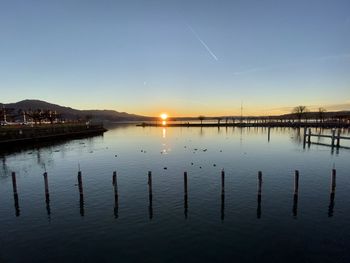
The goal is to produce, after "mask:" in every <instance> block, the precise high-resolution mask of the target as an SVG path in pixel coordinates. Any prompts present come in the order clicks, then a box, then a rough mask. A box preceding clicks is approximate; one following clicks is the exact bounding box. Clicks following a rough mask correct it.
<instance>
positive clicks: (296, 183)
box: [292, 170, 299, 217]
mask: <svg viewBox="0 0 350 263" xmlns="http://www.w3.org/2000/svg"><path fill="white" fill-rule="evenodd" d="M298 192H299V171H298V170H295V174H294V195H293V209H292V212H293V216H295V217H296V216H297V214H298Z"/></svg>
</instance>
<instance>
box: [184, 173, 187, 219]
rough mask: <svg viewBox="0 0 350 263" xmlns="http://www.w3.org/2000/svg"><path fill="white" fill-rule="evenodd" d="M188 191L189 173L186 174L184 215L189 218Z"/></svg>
mask: <svg viewBox="0 0 350 263" xmlns="http://www.w3.org/2000/svg"><path fill="white" fill-rule="evenodd" d="M187 194H188V191H187V172H184V214H185V218H187V214H188V195H187Z"/></svg>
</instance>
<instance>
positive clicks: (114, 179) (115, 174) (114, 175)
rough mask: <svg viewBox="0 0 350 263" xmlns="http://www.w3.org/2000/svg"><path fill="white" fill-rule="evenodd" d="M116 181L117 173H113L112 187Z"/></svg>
mask: <svg viewBox="0 0 350 263" xmlns="http://www.w3.org/2000/svg"><path fill="white" fill-rule="evenodd" d="M116 181H117V172H116V171H114V172H113V176H112V185H115V183H116Z"/></svg>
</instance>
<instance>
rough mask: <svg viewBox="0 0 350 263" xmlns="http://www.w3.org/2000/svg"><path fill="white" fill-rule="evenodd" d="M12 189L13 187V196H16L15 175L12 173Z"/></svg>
mask: <svg viewBox="0 0 350 263" xmlns="http://www.w3.org/2000/svg"><path fill="white" fill-rule="evenodd" d="M12 187H13V194H14V195H17V182H16V173H15V172H12Z"/></svg>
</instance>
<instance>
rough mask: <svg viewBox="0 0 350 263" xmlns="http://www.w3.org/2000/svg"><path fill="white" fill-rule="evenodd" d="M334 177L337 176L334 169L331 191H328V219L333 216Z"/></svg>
mask: <svg viewBox="0 0 350 263" xmlns="http://www.w3.org/2000/svg"><path fill="white" fill-rule="evenodd" d="M336 176H337V171H336V170H335V169H332V176H331V189H330V195H329V207H328V217H332V216H333V210H334V198H335V186H336V182H335V181H336Z"/></svg>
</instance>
